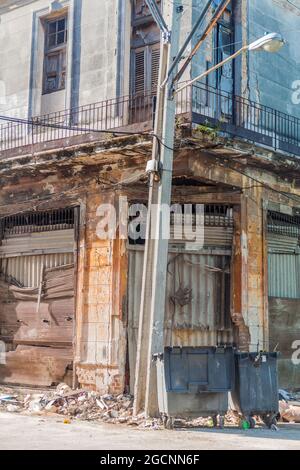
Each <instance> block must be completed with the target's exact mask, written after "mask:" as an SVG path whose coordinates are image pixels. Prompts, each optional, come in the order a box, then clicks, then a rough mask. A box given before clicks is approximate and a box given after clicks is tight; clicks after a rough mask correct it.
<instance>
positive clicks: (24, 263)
mask: <svg viewBox="0 0 300 470" xmlns="http://www.w3.org/2000/svg"><path fill="white" fill-rule="evenodd" d="M0 263H1V264H0V269H1V271H2V273H3V274H5V275H6V277H7V278H8V277H9V276H11V277H13V278H14V279H16V280H17V281H18V282H20V283H21V284H22V285H23V286H24V287H38V286H39V283H40V276H41V267H42V264H43V266H44V267H45V268H55V267H59V266H65V265H69V264H73V263H74V254H73V253H58V254H49V255H39V256H18V257H14V258H7V259H0Z"/></svg>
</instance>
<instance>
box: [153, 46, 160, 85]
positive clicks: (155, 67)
mask: <svg viewBox="0 0 300 470" xmlns="http://www.w3.org/2000/svg"><path fill="white" fill-rule="evenodd" d="M159 59H160V50H159V49H156V50H152V53H151V90H152V91H154V92H155V91H156V89H157V85H158V77H159Z"/></svg>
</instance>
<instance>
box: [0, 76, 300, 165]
mask: <svg viewBox="0 0 300 470" xmlns="http://www.w3.org/2000/svg"><path fill="white" fill-rule="evenodd" d="M155 103H156V98H155V96H154V95H153V94H151V93H145V94H144V95H136V96H125V97H120V98H116V99H112V100H107V101H103V102H99V103H93V104H90V105H86V106H81V107H79V108H73V109H70V110H64V111H61V112H56V113H53V114H48V115H44V116H40V117H37V118H33V119H31V120H30V121H27V120H23V121H22V120H15V121H14V122H11V121H8V120H6V119H5V117H1V116H0V119H1V121H2V124H1V126H0V157H2V158H5V157H9V156H17V155H24V154H26V153H31V152H32V151H34V152H38V151H43V150H46V149H53V148H64V147H69V146H72V145H76V144H82V143H87V142H92V141H96V140H97V139H98V140H99V135H101V131H112V133H113V132H117V131H119V132H122V131H124V132H136V133H138V132H145V131H150V130H152V129H153V122H154V114H155ZM176 104H177V115H178V117H180V116H182V117H185V119H186V121H187V122H189V123H191V124H194V125H201V126H205V127H208V128H214V129H215V131H216V132H220V133H222V135H225V136H229V137H238V138H242V139H246V140H247V141H250V142H252V143H255V144H258V145H263V146H266V147H267V148H269V149H271V150H275V151H280V152H284V153H288V154H291V155H294V156H300V119H299V118H296V117H294V116H290V115H288V114H285V113H282V112H280V111H277V110H275V109H272V108H269V107H267V106H263V105H261V104H258V103H255V102H253V101H250V100H248V99H245V98H242V97H239V96H236V95H232V94H230V93H226V92H222V91H219V90H216V89H214V88H211V87H208V86H205V85H202V84H197V85H193V86H190V87H187V88H186V89H184V90H183V91H181V92H180V93H179V94H178V95H177V97H176Z"/></svg>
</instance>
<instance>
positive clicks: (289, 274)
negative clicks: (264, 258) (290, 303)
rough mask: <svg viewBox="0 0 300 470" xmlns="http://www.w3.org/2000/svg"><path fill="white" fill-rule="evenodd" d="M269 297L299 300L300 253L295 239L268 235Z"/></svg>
mask: <svg viewBox="0 0 300 470" xmlns="http://www.w3.org/2000/svg"><path fill="white" fill-rule="evenodd" d="M268 250H269V255H268V283H269V297H281V298H286V299H299V298H300V252H299V241H298V238H296V237H288V236H284V235H278V234H274V233H268Z"/></svg>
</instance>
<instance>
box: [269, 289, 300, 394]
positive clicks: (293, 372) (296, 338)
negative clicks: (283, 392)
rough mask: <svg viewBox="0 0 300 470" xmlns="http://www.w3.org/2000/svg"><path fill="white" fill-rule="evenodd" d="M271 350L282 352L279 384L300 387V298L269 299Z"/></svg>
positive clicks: (289, 387) (279, 365) (294, 387)
mask: <svg viewBox="0 0 300 470" xmlns="http://www.w3.org/2000/svg"><path fill="white" fill-rule="evenodd" d="M269 319H270V351H273V350H274V349H276V350H277V351H279V352H280V356H279V360H278V373H279V386H280V387H281V388H286V389H300V299H281V298H275V297H271V298H270V299H269Z"/></svg>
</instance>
